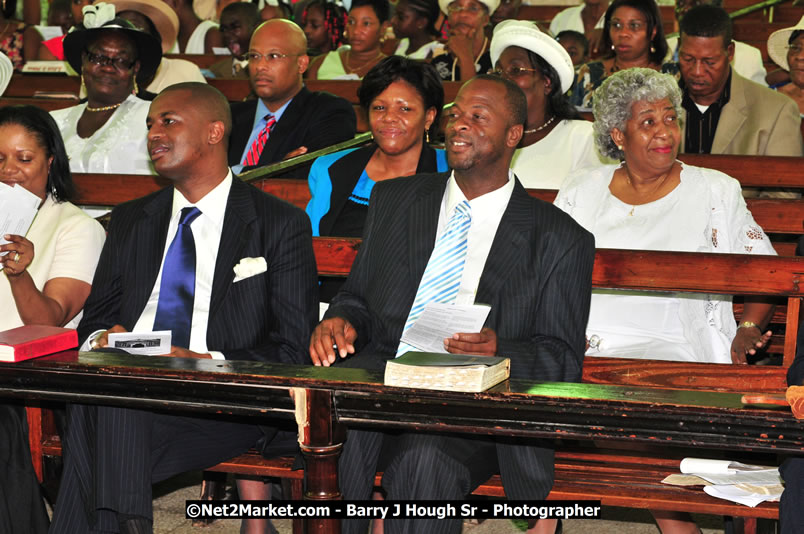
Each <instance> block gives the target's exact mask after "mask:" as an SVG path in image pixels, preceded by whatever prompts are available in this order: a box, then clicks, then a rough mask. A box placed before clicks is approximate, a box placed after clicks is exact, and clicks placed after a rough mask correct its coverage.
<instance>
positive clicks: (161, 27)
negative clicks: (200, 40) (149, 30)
mask: <svg viewBox="0 0 804 534" xmlns="http://www.w3.org/2000/svg"><path fill="white" fill-rule="evenodd" d="M105 1H106V2H107V3H109V4H112V5H113V6H115V8H116V9H117V12H118V13H121V12H123V11H136V12H137V13H142V14H143V15H145V16H146V17H148V18H149V19H151V22H153V23H154V26H156V31H158V32H159V36H160V37H161V38H162V53H163V54H167V53H168V51H169V50H170V49H172V48H173V45H174V44H175V43H176V38H177V37H178V36H179V16H178V15H176V12H175V11H173V10H172V9H171V8H170V6H169V5H167V4H166V3H165V2H163V1H162V0H105ZM95 3H96V4H97V3H98V2H95Z"/></svg>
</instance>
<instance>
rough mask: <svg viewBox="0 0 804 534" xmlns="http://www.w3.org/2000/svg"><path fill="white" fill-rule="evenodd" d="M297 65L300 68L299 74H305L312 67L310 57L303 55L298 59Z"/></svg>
mask: <svg viewBox="0 0 804 534" xmlns="http://www.w3.org/2000/svg"><path fill="white" fill-rule="evenodd" d="M296 65H298V67H299V74H304V73H305V72H306V71H307V67H309V66H310V56H308V55H307V54H303V55H301V56H299V57H298V58H297V59H296Z"/></svg>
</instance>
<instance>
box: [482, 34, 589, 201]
mask: <svg viewBox="0 0 804 534" xmlns="http://www.w3.org/2000/svg"><path fill="white" fill-rule="evenodd" d="M491 60H492V62H493V63H494V68H495V71H496V72H497V73H498V74H499V75H500V76H504V77H506V78H508V79H509V80H511V81H512V82H514V83H515V84H517V85H518V86H519V88H520V89H522V91H523V92H524V93H525V97H526V98H527V101H528V120H527V122H526V123H525V133H524V134H523V136H522V141H521V143H520V144H519V148H518V149H517V150H516V152H514V157H513V160H512V161H511V168H512V169H513V170H514V173H515V174H516V175H517V177H518V178H519V180H520V181H521V182H522V185H524V186H525V187H527V188H543V189H559V188H560V187H561V184H562V183H563V182H564V179H565V178H566V177H567V176H569V175H570V174H572V173H575V172H577V171H579V170H580V169H583V168H586V167H597V166H599V165H600V164H601V162H600V160H599V159H598V156H597V152H596V151H595V146H594V138H593V135H592V123H591V122H589V121H585V120H581V118H580V116H579V115H578V112H577V111H575V108H574V107H573V106H572V105H571V104H570V103H569V99H568V97H567V95H566V93H567V91H569V89H570V88H571V87H572V82H573V79H574V76H575V69H574V68H573V65H572V60H571V59H570V57H569V54H568V53H567V51H566V50H565V49H564V47H563V46H561V45H560V44H558V42H556V41H555V40H554V39H553V38H551V37H550V36H548V35H547V34H545V33H543V32H542V31H540V30H539V28H538V26H536V24H534V23H532V22H526V21H523V20H506V21H503V22H501V23H499V24H498V25H497V26H496V27H495V28H494V35H493V37H492V39H491Z"/></svg>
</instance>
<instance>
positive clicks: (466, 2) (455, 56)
mask: <svg viewBox="0 0 804 534" xmlns="http://www.w3.org/2000/svg"><path fill="white" fill-rule="evenodd" d="M438 5H439V6H440V7H441V11H443V12H444V13H445V14H446V15H447V16H448V19H447V21H448V22H449V40H448V41H447V46H446V50H447V53H445V54H442V55H440V56H436V57H434V58H433V60H432V61H431V62H430V63H431V64H432V65H433V67H435V69H436V72H438V75H439V76H440V77H441V79H442V80H445V81H453V82H458V81H460V82H465V81H467V80H470V79H472V78H473V77H474V76H475V75H476V74H485V73H487V72H489V71H490V70H491V67H492V63H491V55H489V39H488V37H487V36H486V26H488V25H489V21H490V18H491V15H492V13H494V11H495V10H496V9H497V6H499V5H500V0H438Z"/></svg>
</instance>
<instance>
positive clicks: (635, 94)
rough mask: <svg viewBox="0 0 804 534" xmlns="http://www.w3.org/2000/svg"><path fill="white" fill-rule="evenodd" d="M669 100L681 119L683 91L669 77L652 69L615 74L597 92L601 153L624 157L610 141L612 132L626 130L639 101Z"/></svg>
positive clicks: (596, 124)
mask: <svg viewBox="0 0 804 534" xmlns="http://www.w3.org/2000/svg"><path fill="white" fill-rule="evenodd" d="M664 99H667V100H669V101H670V103H671V104H672V106H673V108H674V109H675V111H676V115H677V116H679V117H680V116H681V89H679V87H678V83H677V82H676V80H675V78H673V76H671V75H670V74H662V73H660V72H656V71H655V70H653V69H643V68H633V69H626V70H622V71H620V72H616V73H614V74H612V75H611V76H609V77H608V78H606V80H605V81H604V82H603V84H602V85H601V86H600V87H598V88H597V90H596V91H595V99H594V102H593V103H592V111H593V113H594V115H595V122H594V124H593V128H594V132H595V144H596V145H597V149H598V151H599V152H600V153H601V154H602V155H603V156H606V157H608V158H612V159H620V160H622V159H623V158H624V157H625V154H623V151H622V150H620V149H619V148H617V145H615V144H614V141H613V140H612V138H611V131H612V130H614V128H617V129H618V130H620V131H621V132H624V131H625V126H626V123H627V122H628V120H629V119H630V118H631V107H632V106H633V105H634V104H635V103H636V102H656V101H658V100H664Z"/></svg>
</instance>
